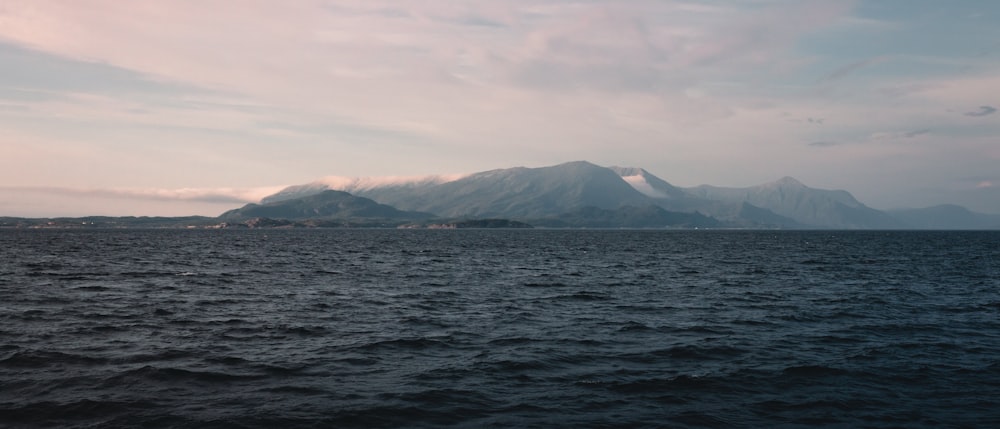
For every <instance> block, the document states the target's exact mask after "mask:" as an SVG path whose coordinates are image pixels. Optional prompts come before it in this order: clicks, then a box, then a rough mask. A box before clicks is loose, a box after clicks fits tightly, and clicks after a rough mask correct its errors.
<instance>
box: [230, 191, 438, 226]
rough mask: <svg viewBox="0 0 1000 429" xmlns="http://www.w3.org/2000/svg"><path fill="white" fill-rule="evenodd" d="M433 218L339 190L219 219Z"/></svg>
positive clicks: (255, 206)
mask: <svg viewBox="0 0 1000 429" xmlns="http://www.w3.org/2000/svg"><path fill="white" fill-rule="evenodd" d="M430 217H433V215H431V214H429V213H419V212H408V211H402V210H398V209H396V208H394V207H390V206H387V205H385V204H379V203H377V202H375V201H372V200H370V199H368V198H363V197H358V196H354V195H351V194H349V193H347V192H343V191H331V190H325V191H320V192H319V193H318V194H312V195H307V196H304V197H300V198H294V199H279V200H278V201H272V202H269V203H265V204H247V205H245V206H243V207H242V208H238V209H235V210H230V211H228V212H226V213H223V214H222V215H221V216H219V218H220V219H222V220H245V219H251V218H272V219H323V218H338V219H353V218H366V219H371V218H376V219H401V220H407V219H425V218H430Z"/></svg>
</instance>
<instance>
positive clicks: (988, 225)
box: [888, 204, 1000, 229]
mask: <svg viewBox="0 0 1000 429" xmlns="http://www.w3.org/2000/svg"><path fill="white" fill-rule="evenodd" d="M888 213H889V215H891V216H893V217H894V218H896V219H898V220H899V221H900V222H902V223H903V224H904V226H905V227H908V228H914V229H1000V215H988V214H982V213H974V212H972V211H970V210H969V209H966V208H965V207H962V206H957V205H954V204H942V205H939V206H934V207H927V208H923V209H900V210H890V211H889V212H888Z"/></svg>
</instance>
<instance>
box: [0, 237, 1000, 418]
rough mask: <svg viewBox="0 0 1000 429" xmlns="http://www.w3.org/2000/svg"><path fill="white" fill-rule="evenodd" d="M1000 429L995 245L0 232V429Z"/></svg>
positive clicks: (961, 240)
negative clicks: (6, 428) (824, 428)
mask: <svg viewBox="0 0 1000 429" xmlns="http://www.w3.org/2000/svg"><path fill="white" fill-rule="evenodd" d="M2 426H9V427H217V428H257V427H439V426H453V427H553V426H563V427H681V428H683V427H692V428H694V427H721V428H728V427H776V426H777V427H798V426H801V427H807V426H808V427H812V426H832V427H908V428H909V427H1000V233H998V232H902V231H897V232H882V231H848V232H840V231H777V232H775V231H580V230H573V231H565V230H335V229H334V230H243V231H229V230H96V231H90V230H0V427H2Z"/></svg>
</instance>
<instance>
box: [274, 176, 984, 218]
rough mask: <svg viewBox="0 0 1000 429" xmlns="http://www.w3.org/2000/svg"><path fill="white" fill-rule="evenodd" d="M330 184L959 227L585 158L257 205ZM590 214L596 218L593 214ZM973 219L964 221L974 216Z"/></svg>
mask: <svg viewBox="0 0 1000 429" xmlns="http://www.w3.org/2000/svg"><path fill="white" fill-rule="evenodd" d="M331 178H333V179H331ZM331 187H340V188H341V189H336V190H340V191H344V192H348V191H350V192H351V193H352V194H353V195H356V196H359V197H364V198H368V199H371V200H373V201H375V202H377V203H379V204H384V205H387V206H391V207H393V208H396V209H399V210H401V211H408V212H422V213H430V214H433V215H436V216H440V217H446V218H458V217H471V218H477V217H478V218H484V217H502V218H511V219H520V220H526V219H551V218H553V217H558V216H561V215H566V214H567V213H574V212H576V213H578V214H579V213H583V212H580V210H581V209H584V208H588V207H593V208H596V209H599V210H605V211H608V210H610V211H615V210H620V209H621V208H623V207H646V206H649V205H653V206H657V207H660V208H662V209H665V210H668V211H671V212H678V213H687V214H695V213H697V214H698V215H704V216H709V217H712V218H714V219H716V220H718V221H720V222H721V225H725V226H728V227H744V228H774V227H777V228H826V229H906V228H924V227H926V225H935V226H937V227H941V228H961V227H962V225H957V224H949V223H948V222H945V221H937V222H936V223H935V222H931V223H928V222H924V221H920V220H919V219H917V217H919V216H918V215H917V214H914V213H917V212H905V213H904V212H896V213H900V215H899V216H896V215H894V214H893V213H891V212H887V211H880V210H876V209H873V208H871V207H868V206H866V205H865V204H863V203H861V202H860V201H858V200H857V199H856V198H855V197H854V196H853V195H852V194H851V193H850V192H848V191H845V190H827V189H818V188H812V187H809V186H807V185H805V184H804V183H802V182H800V181H799V180H797V179H795V178H793V177H790V176H784V177H781V178H779V179H777V180H775V181H772V182H767V183H763V184H759V185H754V186H748V187H742V188H736V187H719V186H711V185H699V186H694V187H688V188H684V187H678V186H674V185H672V184H670V183H669V182H668V181H666V180H663V179H661V178H659V177H657V176H656V175H653V174H652V173H650V172H649V171H647V170H645V169H643V168H639V167H619V166H612V167H602V166H598V165H596V164H593V163H590V162H588V161H572V162H567V163H562V164H557V165H553V166H546V167H531V168H529V167H513V168H501V169H493V170H487V171H482V172H478V173H471V174H458V175H428V176H409V177H406V176H387V177H383V178H378V177H365V178H354V179H350V178H342V177H339V176H328V177H327V178H324V179H320V180H317V181H314V182H311V183H308V184H304V185H295V186H291V187H288V188H285V189H283V190H282V191H280V192H278V193H276V194H273V195H271V196H268V197H266V198H265V199H263V200H262V202H263V203H272V202H276V201H279V200H288V199H295V198H299V197H303V196H308V195H312V194H315V193H318V192H322V191H323V190H329V189H331ZM633 210H634V209H633ZM590 213H592V214H594V215H595V216H597V214H598V213H599V211H598V210H593V211H591V212H590ZM975 215H976V216H978V215H979V214H975ZM600 216H603V217H604V218H605V219H608V218H613V217H614V216H619V215H612V214H610V212H600ZM622 216H624V215H622ZM976 216H971V217H970V216H966V217H964V219H972V218H976V219H980V218H978V217H976ZM986 216H987V218H986V220H985V221H983V222H980V223H979V224H984V225H992V223H990V222H991V221H990V218H989V217H988V216H989V215H986ZM625 217H626V218H630V217H629V216H625ZM960 219H963V218H962V217H955V218H954V219H953V220H955V221H959V220H960ZM977 225H978V224H977Z"/></svg>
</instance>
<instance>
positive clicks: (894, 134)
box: [868, 129, 931, 141]
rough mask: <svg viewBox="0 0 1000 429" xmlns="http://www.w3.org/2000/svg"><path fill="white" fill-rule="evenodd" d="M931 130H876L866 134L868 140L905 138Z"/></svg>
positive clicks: (914, 136)
mask: <svg viewBox="0 0 1000 429" xmlns="http://www.w3.org/2000/svg"><path fill="white" fill-rule="evenodd" d="M930 132H931V130H928V129H923V130H915V131H891V132H878V133H873V134H871V135H869V136H868V141H892V140H906V139H912V138H916V137H920V136H923V135H927V134H930Z"/></svg>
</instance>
